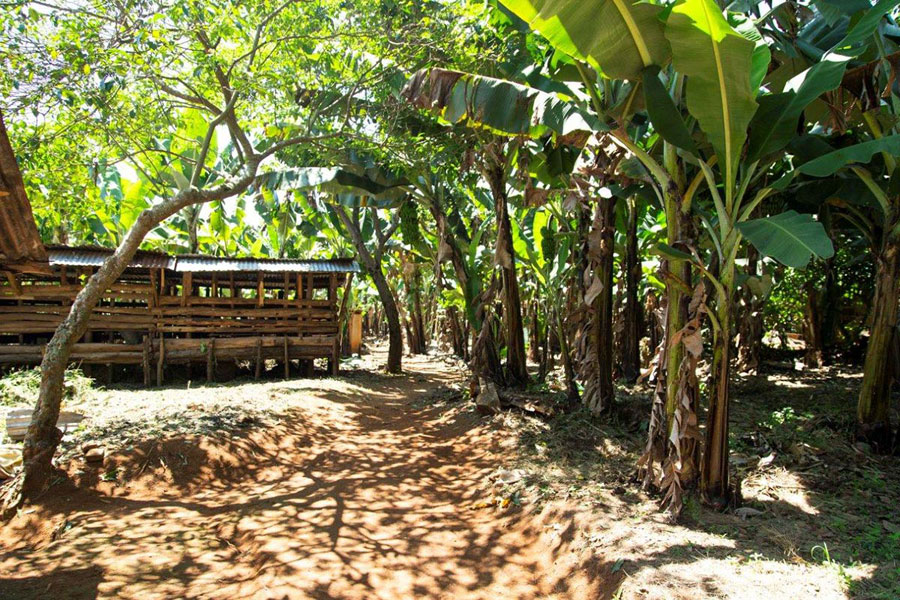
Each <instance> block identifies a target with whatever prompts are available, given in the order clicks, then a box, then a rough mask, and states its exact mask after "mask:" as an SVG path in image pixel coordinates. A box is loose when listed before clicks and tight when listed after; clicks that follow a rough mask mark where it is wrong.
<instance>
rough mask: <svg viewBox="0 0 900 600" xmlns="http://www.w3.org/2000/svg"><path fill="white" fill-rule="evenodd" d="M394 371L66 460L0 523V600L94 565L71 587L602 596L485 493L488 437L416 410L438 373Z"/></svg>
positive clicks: (575, 561)
mask: <svg viewBox="0 0 900 600" xmlns="http://www.w3.org/2000/svg"><path fill="white" fill-rule="evenodd" d="M409 368H410V373H409V374H408V375H407V376H405V377H391V376H381V375H378V374H375V373H370V374H366V375H359V376H354V377H351V378H349V379H348V380H347V381H345V382H344V383H343V384H342V387H341V389H340V390H335V389H331V390H328V391H325V392H322V393H321V394H317V395H316V396H315V397H313V396H311V395H307V396H304V397H303V399H302V400H303V402H302V404H298V406H297V407H296V408H295V409H293V410H291V411H289V412H287V413H286V414H284V415H282V416H281V418H280V419H279V420H278V421H277V422H275V423H254V424H251V425H250V426H249V427H247V428H246V429H245V430H237V431H234V430H232V431H221V432H220V433H219V435H217V436H178V437H175V438H170V439H165V440H156V441H148V442H145V443H142V444H139V445H137V446H135V447H134V448H133V449H130V450H124V451H122V452H119V453H117V454H115V455H113V456H111V457H109V458H108V461H107V464H105V465H103V466H102V467H100V468H91V467H90V466H86V465H84V466H73V467H71V468H70V469H69V474H70V479H69V480H67V481H64V482H61V483H59V484H58V485H57V486H55V488H51V490H50V492H49V493H47V494H46V495H45V497H44V498H43V501H42V502H41V503H40V504H39V505H38V506H36V507H35V508H36V512H35V513H33V514H31V515H25V516H23V517H21V518H19V519H17V520H15V521H13V523H11V524H10V525H8V526H7V527H6V528H5V530H4V531H3V539H4V541H3V542H2V544H3V545H7V546H8V550H7V551H6V552H5V554H4V556H3V558H2V559H0V571H2V572H4V573H17V575H16V579H12V578H9V577H6V576H4V577H3V578H0V597H4V598H5V597H19V596H22V597H29V596H28V594H29V593H31V594H37V593H38V592H39V591H40V588H41V586H47V585H48V584H50V585H51V586H52V585H57V584H62V583H63V582H64V581H65V573H71V572H77V570H79V569H88V568H94V569H98V570H97V571H96V573H95V575H94V578H95V579H96V580H97V581H95V585H94V590H95V591H94V592H93V593H94V595H93V596H90V595H83V596H74V597H110V596H115V597H124V598H143V597H183V598H219V597H233V598H243V597H265V598H298V597H308V598H342V599H355V598H426V597H432V598H497V597H508V598H547V597H550V598H552V597H557V598H586V597H590V598H600V599H603V598H611V597H612V595H613V594H614V592H615V589H616V587H617V585H618V581H619V580H620V579H621V577H622V574H621V573H616V572H615V568H614V564H612V563H610V562H605V561H600V560H593V559H592V558H591V557H590V555H585V554H584V553H579V552H577V551H575V550H573V547H572V545H571V541H572V539H571V535H568V536H566V535H558V532H551V533H550V534H548V532H547V531H546V530H545V528H544V527H543V524H542V523H541V522H540V521H539V520H537V519H536V518H534V517H533V516H530V515H527V514H525V513H524V512H523V511H521V510H518V509H515V507H509V508H507V509H506V510H501V509H500V508H498V507H496V506H495V505H494V504H493V503H491V502H490V498H489V496H490V491H489V486H488V485H486V484H487V481H488V479H489V477H490V475H491V473H492V472H494V471H495V470H496V469H497V467H498V458H499V456H500V454H499V453H500V449H499V448H498V446H497V444H496V442H495V440H494V439H493V438H492V436H491V435H490V431H488V430H486V429H485V428H482V427H478V425H479V418H478V417H477V415H475V414H474V413H472V412H470V411H468V410H466V409H464V408H462V407H459V406H453V405H448V404H446V403H444V404H440V405H426V406H424V407H421V406H420V405H419V404H416V403H417V401H418V400H421V398H422V397H423V396H428V395H430V394H433V393H434V391H435V390H436V389H437V390H440V389H442V388H443V387H445V386H447V385H449V383H450V379H449V378H448V377H447V376H445V375H444V374H442V373H440V372H436V371H434V370H428V369H425V370H417V368H416V366H415V363H414V364H413V365H412V366H410V367H409ZM273 385H274V386H275V390H276V391H278V393H283V394H292V393H295V389H294V385H293V384H292V383H291V382H285V383H279V384H273ZM303 393H304V394H306V391H304V392H303ZM48 528H52V529H53V531H54V532H56V539H55V540H54V541H50V542H49V543H48V538H52V537H53V536H48V534H47V529H48ZM16 540H17V541H16ZM18 573H21V574H22V575H21V576H20V575H18ZM13 592H15V594H16V595H12V593H13Z"/></svg>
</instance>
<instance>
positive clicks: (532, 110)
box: [404, 69, 614, 412]
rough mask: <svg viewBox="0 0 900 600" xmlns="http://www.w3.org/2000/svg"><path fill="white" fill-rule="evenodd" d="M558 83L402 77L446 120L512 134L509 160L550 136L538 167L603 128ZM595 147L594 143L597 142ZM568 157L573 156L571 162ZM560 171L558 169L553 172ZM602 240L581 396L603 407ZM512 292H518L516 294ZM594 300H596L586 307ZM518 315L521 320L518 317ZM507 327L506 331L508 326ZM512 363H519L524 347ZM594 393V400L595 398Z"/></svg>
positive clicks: (503, 254) (433, 73) (500, 197)
mask: <svg viewBox="0 0 900 600" xmlns="http://www.w3.org/2000/svg"><path fill="white" fill-rule="evenodd" d="M557 88H558V89H557V90H556V91H555V92H554V93H548V92H544V91H541V90H538V89H535V88H531V87H528V86H524V85H521V84H518V83H514V82H510V81H505V80H500V79H495V78H491V77H482V76H478V75H472V74H466V73H460V72H457V71H447V70H443V69H431V70H426V71H420V72H419V73H417V74H415V75H414V76H413V77H412V78H411V79H410V82H409V83H408V84H407V86H406V88H405V90H404V95H405V97H406V98H407V99H408V100H410V102H412V103H413V104H414V105H415V106H418V107H420V108H426V109H429V110H431V111H432V112H434V113H436V114H438V115H439V116H440V117H441V119H443V120H444V121H446V122H448V123H450V124H462V125H466V126H467V127H471V128H474V129H477V130H482V131H484V130H486V131H488V132H490V133H492V134H494V135H495V136H504V137H511V138H513V139H514V140H516V141H517V142H516V143H517V145H518V154H519V160H518V161H516V162H517V163H518V162H522V159H523V158H526V157H527V155H528V153H527V152H524V151H523V146H524V143H523V142H524V141H525V140H532V139H542V140H550V143H549V144H548V148H549V150H547V151H545V154H546V157H545V161H546V164H545V165H544V170H547V168H548V167H549V166H550V164H551V162H554V161H556V162H558V161H559V160H560V159H561V154H562V153H561V152H560V149H563V148H574V149H576V152H575V155H576V156H577V154H578V152H579V151H580V150H581V148H583V147H584V146H585V144H586V143H587V142H588V139H589V138H590V137H591V136H592V135H593V134H594V133H596V132H602V131H605V130H606V129H607V128H606V126H605V125H604V124H603V123H602V122H601V121H600V120H599V119H597V118H596V116H594V115H593V114H592V113H591V111H590V110H589V109H587V108H586V107H584V106H582V105H581V104H580V103H579V102H577V101H576V98H575V97H574V96H575V94H574V93H573V92H571V91H568V93H566V88H565V86H560V85H557ZM497 144H498V142H497V141H495V142H494V143H493V144H492V145H490V146H488V148H487V150H488V151H487V152H486V154H487V155H488V157H489V159H490V160H489V161H487V162H486V166H487V167H488V168H487V169H485V179H486V180H487V181H488V182H489V183H490V184H491V189H492V192H493V195H494V198H495V203H494V204H495V207H496V208H497V221H498V223H499V224H501V225H502V224H503V223H506V222H508V220H509V215H508V209H507V206H506V204H507V202H506V200H507V198H506V196H507V193H506V186H505V185H503V183H504V178H503V177H501V171H500V169H499V168H498V165H499V163H501V162H505V163H506V165H507V166H508V167H511V166H512V165H511V162H512V161H511V160H510V158H511V156H510V154H509V153H506V154H504V155H503V157H502V159H503V160H502V161H501V160H500V158H501V157H500V156H499V154H498V153H497V152H491V148H496V145H497ZM596 146H597V147H599V146H600V144H597V145H596ZM600 154H604V156H603V157H602V158H604V159H608V156H605V153H604V152H602V149H601V152H600ZM598 158H599V157H598ZM526 162H527V161H526ZM572 162H573V163H574V161H572ZM571 166H573V165H570V168H569V169H568V170H567V172H566V175H568V173H569V172H570V171H571ZM520 171H521V170H520ZM597 171H598V169H594V171H592V173H595V172H597ZM560 174H561V173H557V174H556V175H555V176H559V175H560ZM530 175H531V173H528V174H527V176H530ZM520 176H523V177H524V176H526V173H523V172H520ZM587 179H589V178H584V182H585V185H584V186H581V188H580V189H574V188H573V190H574V191H575V192H576V194H580V195H582V196H583V195H584V193H585V190H587V189H589V188H591V186H590V185H589V184H587ZM566 183H567V184H568V183H571V184H572V185H573V186H574V183H572V182H570V181H567V182H566ZM529 189H530V188H529ZM591 204H593V203H591ZM599 204H600V205H602V206H603V209H604V210H603V211H601V218H600V219H599V221H600V222H598V223H597V227H595V229H596V230H597V231H599V230H606V229H608V226H609V225H610V224H609V223H606V221H609V220H610V218H611V215H614V203H613V202H611V201H602V200H601V201H600V202H599ZM577 208H578V209H579V210H589V209H590V208H592V206H591V207H587V208H586V209H583V208H582V207H581V204H580V203H579V205H578V207H577ZM604 219H605V221H604ZM498 234H499V235H500V238H499V239H498V252H497V258H498V263H499V264H500V265H501V266H502V267H503V273H504V277H505V282H508V281H509V280H510V279H511V278H514V276H515V254H514V252H513V251H512V248H511V247H509V246H510V244H509V242H511V236H510V235H508V233H507V231H506V228H505V227H502V226H501V227H500V228H499V229H498ZM604 247H606V248H608V250H609V252H607V253H606V254H608V256H606V257H605V258H606V259H607V260H600V264H598V265H597V268H596V269H590V281H589V284H590V285H589V286H588V287H589V288H591V294H590V296H587V295H585V296H586V297H588V298H590V300H591V304H592V308H593V312H594V313H595V318H594V321H595V325H597V324H599V326H597V327H593V329H594V334H593V335H589V336H588V338H590V340H592V349H591V351H590V352H589V357H594V358H598V360H588V361H586V362H589V363H591V364H589V365H588V369H587V370H588V372H589V375H590V377H591V379H592V380H595V383H596V384H597V385H592V386H589V393H588V394H586V397H585V400H586V402H587V404H588V405H589V406H591V407H593V409H595V410H596V411H597V412H600V411H602V410H605V409H606V408H608V407H609V406H610V405H611V402H612V398H613V385H612V362H613V358H612V348H611V346H610V347H609V348H608V349H607V350H608V351H607V352H605V353H603V352H602V348H604V347H606V346H607V345H609V344H608V342H611V339H612V331H611V322H612V318H611V310H612V300H611V295H610V294H611V288H612V285H611V276H612V254H611V252H612V244H606V245H605V246H604ZM601 254H603V252H601V251H600V250H599V247H598V252H597V256H598V257H600V255H601ZM504 290H505V291H507V293H508V294H509V291H512V292H515V287H514V286H512V285H506V284H505V285H504ZM603 290H606V292H605V293H603V294H601V293H600V292H601V291H603ZM511 295H512V296H517V293H513V294H511ZM604 300H606V302H604ZM506 304H507V306H506V313H507V315H508V316H510V315H511V316H515V315H516V314H517V313H518V312H519V311H520V309H519V308H518V306H519V303H518V302H517V301H516V298H514V297H511V298H507V301H506ZM595 304H596V306H593V305H595ZM518 320H519V323H521V318H519V319H518ZM604 325H605V326H604ZM507 329H508V331H510V328H509V327H508V328H507ZM513 331H515V332H518V331H521V326H519V327H516V328H515V329H514V330H513ZM517 335H518V334H517ZM519 362H520V363H524V349H523V352H522V356H521V357H520V359H519ZM594 363H596V364H594ZM595 396H596V399H594V397H595Z"/></svg>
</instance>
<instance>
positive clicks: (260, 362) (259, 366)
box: [255, 338, 263, 379]
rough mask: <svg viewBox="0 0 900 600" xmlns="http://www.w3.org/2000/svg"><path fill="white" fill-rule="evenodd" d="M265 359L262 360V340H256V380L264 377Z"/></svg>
mask: <svg viewBox="0 0 900 600" xmlns="http://www.w3.org/2000/svg"><path fill="white" fill-rule="evenodd" d="M262 370H263V359H262V338H256V374H255V377H256V379H259V378H260V377H261V376H262Z"/></svg>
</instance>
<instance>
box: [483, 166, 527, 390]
mask: <svg viewBox="0 0 900 600" xmlns="http://www.w3.org/2000/svg"><path fill="white" fill-rule="evenodd" d="M487 175H488V183H489V184H490V187H491V192H492V194H493V197H494V211H495V215H496V219H497V251H496V262H497V264H498V265H499V266H500V271H501V275H502V284H503V285H502V294H503V313H504V314H503V321H504V323H505V325H506V327H505V329H506V369H507V374H508V377H507V383H509V384H510V385H513V386H524V385H526V384H527V383H528V369H527V364H526V356H525V328H524V324H523V322H522V301H521V297H520V294H519V280H518V278H517V277H516V257H515V251H514V250H513V238H512V223H511V222H510V219H509V208H508V206H507V205H508V198H507V195H506V174H505V171H504V169H503V167H502V166H501V165H492V166H490V167H489V168H488V169H487Z"/></svg>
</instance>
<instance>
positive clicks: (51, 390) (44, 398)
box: [3, 156, 261, 516]
mask: <svg viewBox="0 0 900 600" xmlns="http://www.w3.org/2000/svg"><path fill="white" fill-rule="evenodd" d="M260 160H261V158H260V157H258V156H256V157H251V158H250V159H249V160H248V162H247V164H246V166H245V171H244V173H243V174H242V175H241V177H240V179H238V180H237V181H235V182H234V183H232V184H230V185H227V186H224V187H220V188H215V189H212V190H207V191H199V190H197V189H196V188H190V189H187V190H184V191H182V192H180V193H178V194H177V195H176V196H174V197H172V198H170V199H168V200H165V201H163V202H161V203H160V204H157V205H156V206H153V207H151V208H148V209H146V210H144V211H143V212H142V213H141V214H140V216H138V218H137V220H136V221H135V223H134V225H133V226H132V227H131V229H130V230H129V231H128V233H127V234H126V235H125V238H124V239H123V240H122V243H121V244H119V247H118V248H116V250H115V251H114V252H113V253H112V255H110V256H109V257H108V258H107V259H106V260H105V261H104V262H103V264H102V265H101V266H100V268H99V269H98V270H97V272H96V273H94V274H93V275H92V276H91V277H90V278H89V279H88V281H87V283H86V284H85V286H84V287H83V288H82V290H81V291H80V292H79V293H78V295H77V296H76V297H75V301H74V302H73V303H72V307H71V308H70V310H69V314H68V315H67V316H66V318H65V319H64V320H63V322H62V323H61V324H60V326H59V327H58V328H57V330H56V332H55V333H54V334H53V337H52V338H51V339H50V342H49V343H48V344H47V347H46V350H45V352H44V358H43V360H42V361H41V384H40V389H39V392H38V401H37V404H36V405H35V409H34V413H33V414H32V421H31V424H30V425H29V427H28V432H27V433H26V436H25V443H24V446H23V448H22V466H23V469H22V475H21V476H20V477H19V478H18V479H17V481H15V482H14V483H13V485H11V486H10V487H9V488H8V489H7V493H6V496H5V498H4V507H3V508H4V510H3V513H4V516H7V515H9V514H12V512H13V511H14V510H15V509H16V508H17V507H18V506H21V504H22V502H23V501H25V500H26V499H28V498H33V497H35V496H36V495H37V494H38V493H40V492H41V491H42V490H43V489H44V487H45V486H46V485H47V483H48V482H49V480H50V476H51V474H52V471H53V467H52V462H51V461H52V459H53V455H54V453H55V452H56V448H57V446H58V444H59V441H60V439H61V438H62V433H61V432H60V431H59V429H57V428H56V422H57V420H58V419H59V411H60V404H61V403H62V396H63V386H64V383H65V382H64V378H65V371H66V366H67V365H68V362H69V356H70V355H71V353H72V347H73V346H74V345H75V344H76V343H77V342H78V340H79V339H81V337H82V336H83V335H84V334H85V332H86V331H87V328H88V322H89V319H90V316H91V313H92V312H93V309H94V307H95V306H96V305H97V303H98V302H99V300H100V298H101V297H102V296H103V294H104V293H105V292H106V290H107V289H108V288H109V286H110V285H111V284H112V283H113V282H115V281H116V279H118V278H119V276H120V275H121V274H122V273H123V272H124V271H125V269H126V267H127V266H128V263H129V262H130V261H131V259H132V258H133V257H134V255H135V253H136V252H137V251H138V248H139V247H140V245H141V242H142V241H143V240H144V237H145V236H146V235H147V234H148V233H149V232H150V230H151V229H153V228H154V227H156V226H157V225H158V224H159V223H161V222H162V221H164V220H166V219H168V218H169V217H171V216H172V215H174V214H175V213H177V212H178V211H179V210H182V209H184V208H186V207H188V206H191V205H193V204H199V203H204V202H212V201H215V200H222V199H224V198H228V197H231V196H233V195H235V194H239V193H241V192H242V191H244V190H245V189H247V187H248V186H249V185H250V183H251V182H252V181H253V178H254V176H255V174H256V170H257V168H258V166H259V161H260Z"/></svg>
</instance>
